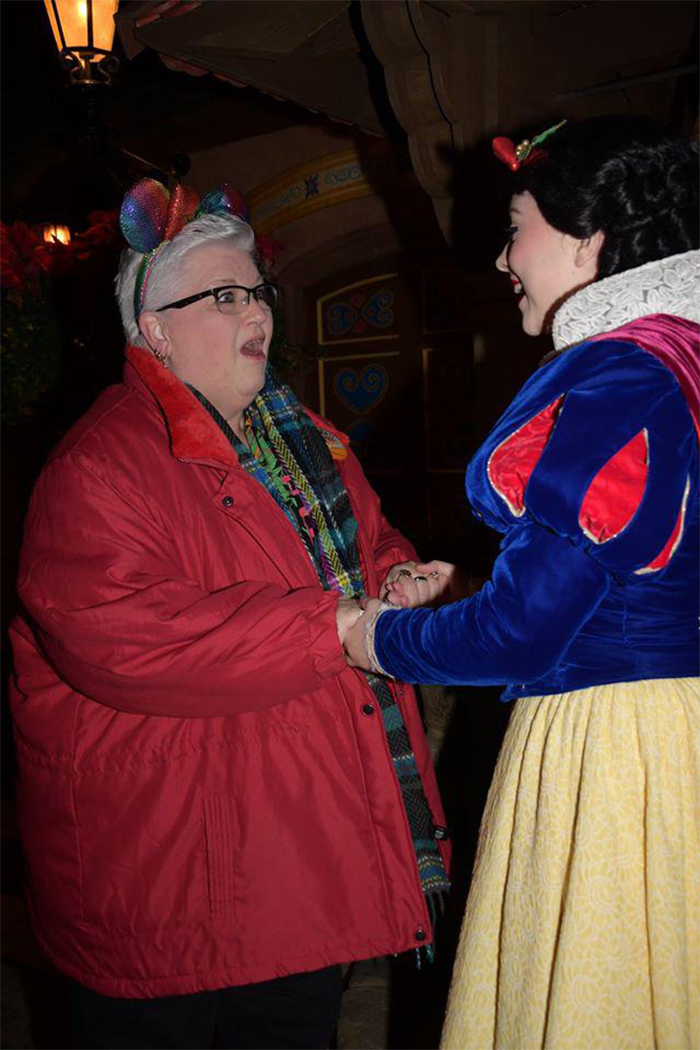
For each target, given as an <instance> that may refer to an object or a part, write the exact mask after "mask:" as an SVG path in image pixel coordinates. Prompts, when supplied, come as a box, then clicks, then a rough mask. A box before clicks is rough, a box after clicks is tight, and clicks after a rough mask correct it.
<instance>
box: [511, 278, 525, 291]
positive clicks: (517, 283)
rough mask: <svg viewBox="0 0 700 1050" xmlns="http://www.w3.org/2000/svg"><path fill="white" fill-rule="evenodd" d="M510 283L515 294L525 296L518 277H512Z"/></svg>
mask: <svg viewBox="0 0 700 1050" xmlns="http://www.w3.org/2000/svg"><path fill="white" fill-rule="evenodd" d="M510 283H511V284H512V285H513V292H514V294H515V295H522V294H523V286H522V283H521V282H520V281H519V280H518V278H517V277H511V279H510Z"/></svg>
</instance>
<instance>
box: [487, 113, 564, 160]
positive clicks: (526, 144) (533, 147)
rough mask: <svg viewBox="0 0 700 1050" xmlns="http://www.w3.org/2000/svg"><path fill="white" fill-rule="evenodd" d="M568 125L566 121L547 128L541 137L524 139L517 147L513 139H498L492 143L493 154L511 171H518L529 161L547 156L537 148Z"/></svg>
mask: <svg viewBox="0 0 700 1050" xmlns="http://www.w3.org/2000/svg"><path fill="white" fill-rule="evenodd" d="M564 124H566V121H565V120H561V121H560V122H559V123H558V124H555V125H554V127H552V128H547V130H546V131H543V132H541V134H539V135H535V137H534V139H523V141H522V142H520V143H519V144H518V145H517V146H515V145H513V142H512V140H511V139H505V138H501V137H499V138H496V139H494V140H493V142H492V144H491V145H492V146H493V152H494V153H495V154H496V156H497V157H498V159H499V160H502V161H503V163H504V164H507V165H508V167H509V168H510V170H511V171H517V170H518V168H519V167H520V165H521V164H525V163H526V162H527V161H533V160H537V159H538V157H544V156H546V154H545V151H544V150H542V149H538V148H537V147H538V146H539V145H540V144H541V143H542V142H544V140H545V139H548V138H549V136H550V135H553V134H554V132H555V131H559V128H560V127H562V126H563V125H564Z"/></svg>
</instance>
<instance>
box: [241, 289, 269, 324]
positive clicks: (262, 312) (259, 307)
mask: <svg viewBox="0 0 700 1050" xmlns="http://www.w3.org/2000/svg"><path fill="white" fill-rule="evenodd" d="M245 313H246V320H248V321H252V322H254V323H255V324H261V323H262V322H263V321H264V320H265V319H266V318H267V317H269V316H270V310H269V308H268V307H266V306H265V305H264V304H263V303H261V302H260V301H259V300H258V299H256V298H255V296H254V295H251V296H250V299H249V300H248V305H247V307H246V310H245Z"/></svg>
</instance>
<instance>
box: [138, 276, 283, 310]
mask: <svg viewBox="0 0 700 1050" xmlns="http://www.w3.org/2000/svg"><path fill="white" fill-rule="evenodd" d="M210 295H211V296H213V298H214V301H215V303H216V309H217V310H218V311H219V313H222V314H241V313H243V311H244V310H246V309H247V308H248V306H249V305H250V299H251V296H252V297H253V299H255V301H256V303H259V304H260V306H262V307H263V309H264V310H270V311H272V310H274V309H275V307H276V306H277V298H278V293H277V287H276V286H275V285H274V284H270V283H269V282H268V281H266V282H265V283H264V284H258V285H256V286H255V288H246V287H245V285H243V284H225V285H222V286H221V288H209V289H207V291H206V292H197V294H196V295H188V296H187V298H186V299H177V300H176V301H175V302H174V303H166V305H165V306H159V307H158V308H157V310H156V311H155V312H156V313H160V312H161V311H162V310H182V308H183V307H184V306H190V305H191V304H192V303H197V302H199V300H200V299H206V298H207V297H208V296H210Z"/></svg>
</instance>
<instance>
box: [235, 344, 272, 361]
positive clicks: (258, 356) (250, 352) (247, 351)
mask: <svg viewBox="0 0 700 1050" xmlns="http://www.w3.org/2000/svg"><path fill="white" fill-rule="evenodd" d="M241 353H242V354H243V356H244V357H250V358H252V359H253V360H254V361H264V360H265V357H266V355H265V340H264V339H249V340H248V342H247V343H244V344H243V346H242V347H241Z"/></svg>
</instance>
